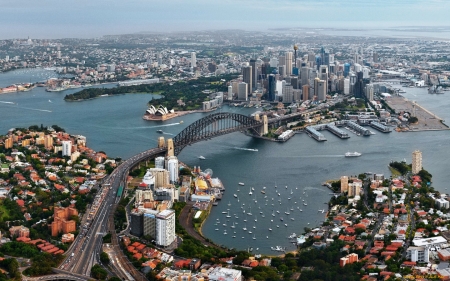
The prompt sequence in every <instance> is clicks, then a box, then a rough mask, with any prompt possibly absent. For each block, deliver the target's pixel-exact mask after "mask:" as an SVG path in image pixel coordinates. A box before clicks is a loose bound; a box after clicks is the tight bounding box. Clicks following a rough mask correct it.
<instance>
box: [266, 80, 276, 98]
mask: <svg viewBox="0 0 450 281" xmlns="http://www.w3.org/2000/svg"><path fill="white" fill-rule="evenodd" d="M276 86H277V80H276V77H275V75H273V74H270V75H269V87H268V89H267V93H268V100H269V101H274V100H275V89H276Z"/></svg>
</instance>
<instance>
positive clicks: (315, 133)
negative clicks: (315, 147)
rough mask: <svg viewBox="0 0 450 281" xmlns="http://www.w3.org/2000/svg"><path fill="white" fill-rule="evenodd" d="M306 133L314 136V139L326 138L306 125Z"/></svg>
mask: <svg viewBox="0 0 450 281" xmlns="http://www.w3.org/2000/svg"><path fill="white" fill-rule="evenodd" d="M306 133H307V134H308V136H310V137H312V138H314V139H315V140H316V141H326V140H327V139H326V138H325V136H324V135H322V134H321V133H320V132H319V131H317V130H316V129H315V128H314V127H311V126H309V127H306Z"/></svg>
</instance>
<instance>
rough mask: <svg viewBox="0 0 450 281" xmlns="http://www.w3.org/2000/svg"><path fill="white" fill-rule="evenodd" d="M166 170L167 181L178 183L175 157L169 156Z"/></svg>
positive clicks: (176, 159)
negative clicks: (167, 173)
mask: <svg viewBox="0 0 450 281" xmlns="http://www.w3.org/2000/svg"><path fill="white" fill-rule="evenodd" d="M167 170H169V180H170V182H171V183H175V182H177V181H178V172H179V168H178V158H177V157H176V156H170V157H169V160H168V161H167Z"/></svg>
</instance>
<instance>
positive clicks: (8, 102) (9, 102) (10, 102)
mask: <svg viewBox="0 0 450 281" xmlns="http://www.w3.org/2000/svg"><path fill="white" fill-rule="evenodd" d="M0 103H6V104H15V103H13V102H12V101H0Z"/></svg>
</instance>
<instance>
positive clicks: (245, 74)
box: [239, 66, 253, 99]
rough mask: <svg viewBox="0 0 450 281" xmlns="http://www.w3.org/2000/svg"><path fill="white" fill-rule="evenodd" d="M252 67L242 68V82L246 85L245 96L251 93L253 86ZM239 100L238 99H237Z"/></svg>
mask: <svg viewBox="0 0 450 281" xmlns="http://www.w3.org/2000/svg"><path fill="white" fill-rule="evenodd" d="M252 73H253V72H252V67H251V66H244V67H242V80H243V81H244V82H245V83H247V94H251V93H252V89H253V88H252V85H253V79H252V78H253V76H252ZM239 99H240V98H239Z"/></svg>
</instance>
